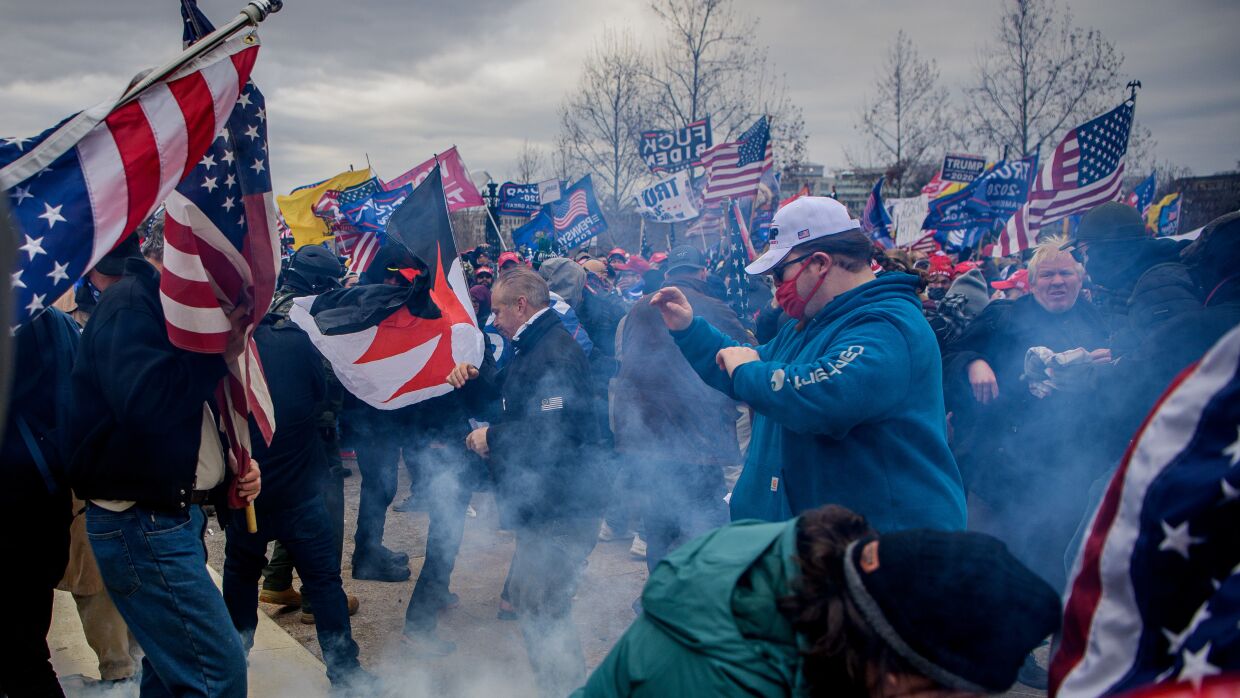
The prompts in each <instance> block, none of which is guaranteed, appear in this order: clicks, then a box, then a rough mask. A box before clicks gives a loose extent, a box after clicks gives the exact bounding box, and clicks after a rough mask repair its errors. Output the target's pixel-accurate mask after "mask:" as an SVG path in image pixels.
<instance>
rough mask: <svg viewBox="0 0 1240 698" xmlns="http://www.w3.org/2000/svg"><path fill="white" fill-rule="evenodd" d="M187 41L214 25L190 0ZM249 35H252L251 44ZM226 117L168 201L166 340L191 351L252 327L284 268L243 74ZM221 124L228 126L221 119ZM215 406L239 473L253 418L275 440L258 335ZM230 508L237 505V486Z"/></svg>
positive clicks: (163, 296) (254, 95) (262, 142)
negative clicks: (233, 327) (237, 317)
mask: <svg viewBox="0 0 1240 698" xmlns="http://www.w3.org/2000/svg"><path fill="white" fill-rule="evenodd" d="M181 12H182V15H183V18H184V20H185V26H186V30H185V38H186V43H187V44H188V43H192V42H193V41H195V40H197V39H200V38H202V36H205V35H206V33H209V32H210V31H212V27H211V24H210V22H208V21H207V19H206V17H204V16H203V15H202V13H201V12H200V11H199V10H198V8H197V5H196V4H195V2H193V0H182V5H181ZM253 36H254V35H252V34H251V35H250V37H251V38H249V39H248V40H249V41H253V40H254V39H253V38H252V37H253ZM240 84H241V85H242V88H241V91H240V95H239V96H238V97H237V99H236V100H235V101H234V105H233V108H232V111H231V114H230V115H229V116H228V117H227V120H219V121H216V122H215V124H213V125H214V126H216V127H215V128H214V129H213V130H212V131H210V132H209V133H210V134H213V135H214V138H213V139H212V140H211V141H210V147H209V148H208V149H207V152H206V153H205V154H204V155H203V156H202V159H201V160H199V161H198V162H197V164H195V165H194V167H193V169H192V170H191V171H190V172H189V175H188V176H187V177H186V178H185V179H184V180H183V181H182V182H181V183H180V184H179V185H178V186H177V188H176V190H175V191H174V192H172V193H171V194H170V195H169V196H168V199H167V200H166V201H165V202H164V208H165V209H166V211H167V213H166V218H165V221H164V270H163V273H162V274H161V276H160V282H159V294H160V301H161V304H162V305H163V308H164V317H165V320H166V322H167V326H168V338H169V339H170V340H171V341H172V343H173V344H174V345H176V346H178V347H180V348H182V349H185V350H187V351H194V352H201V353H207V354H220V353H223V352H224V350H225V348H226V347H227V345H228V337H229V329H230V322H229V319H228V316H229V314H230V313H232V312H233V311H234V310H235V309H236V308H237V307H238V306H242V307H245V308H246V311H245V312H246V317H247V319H248V320H249V323H248V324H249V329H248V330H247V334H248V333H249V332H253V329H254V327H256V326H257V325H258V322H259V320H261V319H262V318H263V316H264V315H266V313H267V309H268V306H270V305H271V298H272V296H273V295H274V293H275V287H276V276H277V274H278V272H279V269H280V245H279V240H278V237H277V236H278V223H277V220H276V215H277V214H276V206H275V199H274V197H273V195H272V192H271V172H270V168H269V163H270V161H269V158H268V155H267V112H266V103H265V102H264V101H263V95H262V93H261V92H259V91H258V88H257V87H255V86H254V83H253V82H251V81H249V80H245V81H242V82H241V83H240ZM220 124H222V128H221V127H219V125H220ZM228 371H229V373H228V375H227V376H226V377H225V378H224V379H223V380H222V381H221V382H220V387H219V390H218V392H217V402H218V405H219V408H220V412H221V420H220V421H221V422H222V424H223V427H224V433H225V435H226V436H227V437H228V442H229V447H230V450H231V452H232V455H233V456H234V457H235V459H236V463H237V468H238V471H237V472H238V474H241V473H244V471H245V470H246V469H248V467H249V460H250V430H249V421H248V417H249V416H250V415H253V417H254V421H255V423H256V424H257V425H258V427H259V430H260V431H261V432H262V435H263V437H264V438H265V439H267V440H268V441H270V440H271V435H272V432H274V430H275V419H274V410H273V408H272V404H271V395H270V394H269V393H268V391H267V381H266V379H265V377H264V376H263V369H262V365H261V363H260V362H259V357H258V350H257V347H256V346H255V345H254V342H253V340H252V339H249V340H248V341H247V347H246V350H245V351H244V352H243V353H242V354H241V356H239V357H237V359H236V360H233V361H230V362H229V366H228ZM229 499H230V504H231V505H232V506H234V507H240V506H241V505H242V501H241V500H240V498H239V497H237V495H236V488H235V487H234V488H233V490H232V491H230V492H229Z"/></svg>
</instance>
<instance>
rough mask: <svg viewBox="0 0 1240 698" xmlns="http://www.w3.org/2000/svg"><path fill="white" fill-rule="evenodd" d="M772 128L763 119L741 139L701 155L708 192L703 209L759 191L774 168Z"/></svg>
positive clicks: (742, 135)
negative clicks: (764, 174)
mask: <svg viewBox="0 0 1240 698" xmlns="http://www.w3.org/2000/svg"><path fill="white" fill-rule="evenodd" d="M773 162H774V160H773V157H772V154H771V127H770V123H769V122H768V121H767V118H766V117H765V116H763V117H762V118H760V119H758V120H757V121H756V122H754V125H753V126H750V127H749V129H748V130H746V131H745V132H744V133H742V134H741V137H740V138H738V139H737V140H735V141H732V142H729V143H720V144H719V145H716V146H714V147H713V148H710V149H708V150H706V151H704V152H703V153H702V166H703V167H705V168H706V176H707V182H706V191H705V192H704V193H703V195H702V208H703V209H712V208H713V209H717V208H719V207H720V206H721V205H723V204H724V203H725V202H726V200H727V199H743V198H745V197H747V196H753V195H754V194H755V193H756V192H757V191H758V183H759V182H760V181H762V174H763V173H764V172H766V171H768V170H770V169H771V166H772V163H773Z"/></svg>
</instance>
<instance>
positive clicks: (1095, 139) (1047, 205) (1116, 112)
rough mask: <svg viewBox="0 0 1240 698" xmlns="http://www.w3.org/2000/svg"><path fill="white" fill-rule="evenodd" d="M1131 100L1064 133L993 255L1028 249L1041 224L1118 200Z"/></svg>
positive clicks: (1001, 237) (1032, 243) (1130, 115)
mask: <svg viewBox="0 0 1240 698" xmlns="http://www.w3.org/2000/svg"><path fill="white" fill-rule="evenodd" d="M1135 99H1136V98H1135V97H1134V98H1132V99H1129V100H1128V101H1127V102H1124V103H1123V104H1121V105H1119V106H1118V107H1116V108H1114V109H1112V110H1111V111H1109V112H1107V113H1105V114H1103V115H1102V116H1099V117H1097V118H1095V119H1093V120H1091V121H1087V122H1085V123H1083V124H1081V125H1080V126H1077V127H1076V128H1074V129H1072V130H1071V131H1068V134H1067V135H1066V136H1064V138H1063V141H1061V142H1060V143H1059V145H1058V146H1057V147H1056V148H1055V152H1054V154H1053V155H1052V156H1051V157H1050V159H1049V160H1048V161H1047V162H1046V164H1044V165H1043V166H1042V169H1041V171H1040V172H1038V176H1037V178H1036V179H1034V181H1033V188H1032V189H1031V190H1030V192H1029V200H1028V201H1026V202H1025V205H1024V206H1021V207H1020V208H1019V209H1017V211H1016V213H1015V214H1013V216H1012V217H1011V218H1009V219H1008V222H1007V226H1006V227H1004V229H1003V233H1002V234H1001V235H1000V236H999V244H998V246H997V247H996V248H995V250H996V254H998V255H1002V256H1007V255H1010V254H1015V253H1017V252H1020V251H1021V250H1026V249H1029V248H1030V247H1032V246H1033V245H1034V244H1035V243H1036V242H1037V238H1038V229H1039V228H1041V227H1042V224H1043V223H1048V222H1051V221H1056V220H1059V219H1061V218H1066V217H1067V216H1070V215H1073V214H1076V213H1084V212H1086V211H1088V210H1090V209H1091V208H1093V207H1095V206H1097V205H1099V204H1102V203H1106V202H1108V201H1115V200H1116V199H1118V198H1119V197H1120V187H1121V185H1122V184H1123V179H1124V154H1125V153H1126V152H1127V151H1128V132H1129V130H1130V129H1131V128H1132V113H1133V108H1134V107H1135V105H1136V101H1135Z"/></svg>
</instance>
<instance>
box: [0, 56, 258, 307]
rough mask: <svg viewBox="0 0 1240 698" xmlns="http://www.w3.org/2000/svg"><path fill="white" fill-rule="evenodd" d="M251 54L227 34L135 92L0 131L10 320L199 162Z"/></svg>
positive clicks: (57, 292) (114, 239)
mask: <svg viewBox="0 0 1240 698" xmlns="http://www.w3.org/2000/svg"><path fill="white" fill-rule="evenodd" d="M251 36H252V35H251ZM257 53H258V42H257V40H256V39H243V38H236V39H232V40H229V41H227V42H225V43H223V44H221V45H220V46H218V47H217V48H215V49H212V50H211V51H209V52H207V53H205V54H203V55H202V56H200V57H199V58H197V59H196V60H194V61H192V62H190V63H189V64H187V65H185V66H184V67H182V68H181V69H179V70H177V71H176V72H174V73H173V74H172V75H170V76H168V77H167V78H165V79H163V80H161V81H159V82H157V83H155V84H154V85H152V86H151V87H150V88H149V89H147V90H145V91H144V92H143V93H142V94H141V95H139V96H138V97H137V98H136V99H133V100H130V101H128V102H126V103H124V104H121V103H120V97H121V95H119V94H118V95H117V96H116V97H115V98H112V99H109V100H107V101H105V102H102V103H100V104H98V105H96V106H94V107H91V108H90V109H87V110H85V111H82V112H79V113H77V114H75V115H73V116H71V117H69V118H67V119H65V120H64V121H62V122H61V123H59V124H57V125H56V126H53V127H52V128H50V129H48V130H47V131H44V132H43V133H42V134H40V135H38V136H36V137H34V138H3V139H0V191H2V192H4V194H5V195H7V196H8V197H9V201H8V203H9V209H10V212H11V215H12V218H13V221H14V223H15V224H16V225H17V228H18V234H19V235H20V237H19V238H18V242H19V245H20V252H19V254H18V264H17V266H16V268H15V269H13V271H12V277H11V284H12V286H13V291H14V296H15V298H16V306H17V308H16V313H15V315H14V318H15V321H16V323H17V324H22V323H25V322H27V321H28V320H30V319H31V318H33V317H34V316H35V315H37V314H38V313H40V312H42V311H43V309H44V308H46V307H47V306H49V305H51V304H52V302H53V301H55V300H56V299H57V298H58V297H60V296H61V295H63V294H64V293H65V292H66V291H67V290H69V289H70V288H71V287H72V286H73V284H74V283H75V282H76V281H77V280H78V279H79V278H81V277H82V276H83V275H84V274H85V273H86V272H87V271H88V270H89V269H91V268H92V267H94V266H95V264H96V263H97V262H98V261H99V260H100V259H101V258H102V257H103V256H104V255H105V254H107V253H108V252H109V251H111V250H112V248H113V247H115V246H116V245H117V244H118V243H119V242H120V241H121V240H122V239H124V238H125V237H126V236H127V235H128V234H129V233H131V232H133V231H134V230H135V229H137V227H138V225H139V224H140V223H141V222H142V221H143V220H145V219H146V218H148V217H149V216H150V215H151V214H152V213H153V212H154V211H155V210H156V209H157V208H158V207H159V205H160V204H161V203H162V202H163V201H164V199H165V198H166V197H167V196H168V195H169V194H170V193H171V192H172V190H173V188H174V187H176V185H177V183H178V182H180V181H181V180H182V179H183V178H184V177H186V176H187V175H190V173H191V172H192V171H193V170H194V168H195V167H197V166H198V163H199V161H200V159H201V158H202V157H203V155H204V154H205V153H206V152H207V149H208V148H209V147H210V146H211V143H212V140H213V138H214V136H215V134H216V133H217V132H218V131H219V129H220V125H221V124H223V123H224V121H225V120H226V119H227V118H228V114H229V112H230V111H231V110H232V108H233V105H234V104H235V103H236V101H237V96H238V94H240V92H241V89H242V87H243V86H244V85H245V84H246V82H247V81H248V80H249V75H250V70H251V68H253V66H254V59H255V57H256V56H257Z"/></svg>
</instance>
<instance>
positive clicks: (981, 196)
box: [921, 156, 1037, 230]
mask: <svg viewBox="0 0 1240 698" xmlns="http://www.w3.org/2000/svg"><path fill="white" fill-rule="evenodd" d="M1036 172H1037V156H1032V157H1028V158H1022V159H1020V160H1010V161H1009V160H1002V161H999V162H997V163H995V164H994V166H992V167H990V168H989V169H987V170H986V171H985V172H983V173H982V174H981V175H979V176H978V178H977V179H975V180H973V181H972V182H970V183H969V184H968V185H966V186H965V187H964V188H963V189H961V190H960V191H958V192H955V193H953V194H948V195H946V196H940V197H939V198H937V199H932V200H931V201H930V204H929V209H930V212H929V214H927V215H926V219H925V221H924V222H922V224H921V227H922V229H923V230H965V229H968V228H985V229H987V230H989V229H990V227H991V226H992V225H994V224H996V222H998V223H1002V222H1006V221H1007V219H1008V218H1010V217H1011V216H1012V214H1013V213H1015V212H1016V211H1017V210H1018V209H1019V208H1020V207H1021V206H1022V205H1024V203H1025V201H1026V200H1027V199H1028V198H1029V186H1030V184H1032V182H1033V177H1034V175H1035V174H1036Z"/></svg>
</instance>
